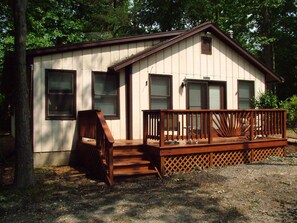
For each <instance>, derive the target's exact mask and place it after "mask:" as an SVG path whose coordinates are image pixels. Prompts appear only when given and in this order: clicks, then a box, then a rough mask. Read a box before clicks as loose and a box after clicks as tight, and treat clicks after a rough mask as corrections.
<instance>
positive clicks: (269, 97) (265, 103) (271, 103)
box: [253, 90, 279, 108]
mask: <svg viewBox="0 0 297 223" xmlns="http://www.w3.org/2000/svg"><path fill="white" fill-rule="evenodd" d="M253 104H254V107H256V108H278V107H279V100H278V98H277V96H276V95H275V94H274V93H273V92H272V91H270V90H268V91H267V92H260V93H259V95H258V96H257V97H255V98H254V101H253Z"/></svg>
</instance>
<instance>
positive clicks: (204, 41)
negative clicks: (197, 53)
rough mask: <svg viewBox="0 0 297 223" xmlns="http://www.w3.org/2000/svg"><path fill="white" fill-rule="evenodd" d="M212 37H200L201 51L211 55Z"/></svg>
mask: <svg viewBox="0 0 297 223" xmlns="http://www.w3.org/2000/svg"><path fill="white" fill-rule="evenodd" d="M211 45H212V39H211V38H210V37H206V36H202V37H201V53H202V54H208V55H211Z"/></svg>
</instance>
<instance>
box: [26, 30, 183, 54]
mask: <svg viewBox="0 0 297 223" xmlns="http://www.w3.org/2000/svg"><path fill="white" fill-rule="evenodd" d="M183 32H185V31H184V30H177V31H170V32H161V33H151V34H144V35H138V36H128V37H121V38H113V39H108V40H101V41H96V42H85V43H74V44H67V45H60V46H53V47H46V48H39V49H34V50H28V51H27V56H29V57H34V56H42V55H47V54H54V53H63V52H69V51H75V50H84V49H90V48H94V47H103V46H109V45H117V44H124V43H132V42H133V43H135V42H140V41H149V40H157V39H161V40H166V39H168V38H173V37H176V36H178V35H180V34H181V33H183Z"/></svg>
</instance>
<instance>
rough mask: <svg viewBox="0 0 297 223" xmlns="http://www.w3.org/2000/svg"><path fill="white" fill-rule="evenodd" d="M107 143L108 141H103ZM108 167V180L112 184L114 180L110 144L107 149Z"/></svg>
mask: <svg viewBox="0 0 297 223" xmlns="http://www.w3.org/2000/svg"><path fill="white" fill-rule="evenodd" d="M105 143H107V144H109V142H105ZM108 157H109V159H108V162H109V164H108V167H109V168H108V169H109V181H110V184H111V185H113V183H114V181H113V145H111V146H110V147H109V149H108Z"/></svg>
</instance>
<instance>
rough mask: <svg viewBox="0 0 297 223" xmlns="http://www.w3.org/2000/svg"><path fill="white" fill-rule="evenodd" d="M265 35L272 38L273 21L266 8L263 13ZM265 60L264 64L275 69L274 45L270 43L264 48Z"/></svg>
mask: <svg viewBox="0 0 297 223" xmlns="http://www.w3.org/2000/svg"><path fill="white" fill-rule="evenodd" d="M262 28H263V35H264V36H266V37H267V38H271V21H270V14H269V11H268V8H267V7H265V8H264V12H263V24H262ZM263 60H264V63H265V64H266V65H267V66H268V67H269V68H270V69H273V68H274V67H273V45H272V43H268V44H267V45H264V46H263Z"/></svg>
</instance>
